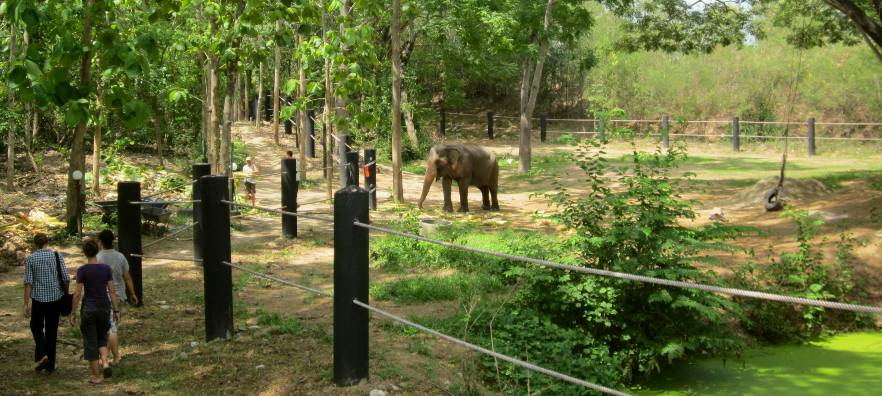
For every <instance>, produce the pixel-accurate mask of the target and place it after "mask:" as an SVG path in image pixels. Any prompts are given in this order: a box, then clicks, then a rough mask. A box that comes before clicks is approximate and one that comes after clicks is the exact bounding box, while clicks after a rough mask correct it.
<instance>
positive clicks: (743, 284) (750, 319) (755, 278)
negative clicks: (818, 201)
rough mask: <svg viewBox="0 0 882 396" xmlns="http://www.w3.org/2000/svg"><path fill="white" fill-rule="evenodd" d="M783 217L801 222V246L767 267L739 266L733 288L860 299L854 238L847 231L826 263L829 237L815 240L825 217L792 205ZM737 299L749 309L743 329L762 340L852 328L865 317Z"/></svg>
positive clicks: (798, 337) (805, 336)
mask: <svg viewBox="0 0 882 396" xmlns="http://www.w3.org/2000/svg"><path fill="white" fill-rule="evenodd" d="M783 216H784V217H786V218H788V219H791V220H793V221H794V222H796V225H797V241H798V242H799V249H798V250H797V251H795V252H782V253H780V255H779V256H778V257H777V258H772V260H771V262H770V263H769V264H768V265H757V264H755V263H749V264H747V265H745V266H744V267H742V268H739V269H738V271H736V273H735V276H734V277H733V284H734V286H735V287H740V288H746V289H753V290H761V291H766V292H770V293H779V294H785V295H790V296H797V297H805V298H812V299H821V300H827V299H833V300H837V301H857V300H860V299H861V297H862V296H863V294H864V292H863V288H862V287H861V286H860V285H859V284H857V282H856V280H855V279H854V277H853V272H854V265H855V257H854V254H853V250H854V244H855V241H854V238H852V237H851V236H849V235H848V234H846V233H842V234H841V235H840V239H839V241H838V242H837V244H836V250H835V255H834V260H833V263H832V265H831V264H826V263H825V262H826V258H825V255H824V250H825V248H826V243H827V241H826V240H822V241H821V242H820V243H818V244H814V243H813V240H814V238H815V237H816V236H817V233H818V229H819V228H820V227H821V225H823V223H824V222H823V220H821V219H819V218H817V217H816V216H814V215H811V214H809V213H808V212H807V211H805V210H800V209H794V208H788V209H787V210H786V211H785V212H784V214H783ZM770 249H771V248H770ZM736 301H738V302H739V304H740V305H741V306H742V309H743V310H744V316H743V320H742V321H741V325H742V327H743V328H744V329H745V330H746V331H747V332H748V333H749V334H751V335H753V336H755V337H758V338H760V339H761V340H764V341H768V342H775V343H781V342H794V341H802V340H806V339H811V338H815V337H817V336H819V335H821V334H822V332H823V331H825V330H839V329H847V328H850V327H854V326H856V325H860V324H861V323H862V321H863V320H865V319H866V317H865V316H862V315H858V314H856V313H851V312H845V311H826V310H825V309H824V308H820V307H813V306H797V305H792V304H782V303H773V302H767V301H761V300H755V299H741V298H739V299H736Z"/></svg>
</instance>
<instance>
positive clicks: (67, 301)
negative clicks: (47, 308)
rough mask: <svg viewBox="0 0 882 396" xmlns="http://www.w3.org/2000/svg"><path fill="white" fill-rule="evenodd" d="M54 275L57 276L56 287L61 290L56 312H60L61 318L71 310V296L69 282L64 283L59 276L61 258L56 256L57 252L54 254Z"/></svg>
mask: <svg viewBox="0 0 882 396" xmlns="http://www.w3.org/2000/svg"><path fill="white" fill-rule="evenodd" d="M55 274H56V275H57V276H58V287H60V288H61V293H62V295H61V299H60V300H58V311H59V312H61V316H67V315H70V311H71V310H72V309H73V295H71V294H70V291H69V290H70V288H69V286H70V282H65V281H64V276H62V275H61V258H60V257H59V256H58V252H55Z"/></svg>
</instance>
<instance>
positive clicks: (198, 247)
mask: <svg viewBox="0 0 882 396" xmlns="http://www.w3.org/2000/svg"><path fill="white" fill-rule="evenodd" d="M210 174H211V165H209V164H193V180H194V182H192V183H193V193H192V195H191V196H190V199H192V200H194V201H196V202H193V222H194V223H196V224H194V225H193V258H194V259H197V260H201V259H202V223H200V222H199V218H200V217H201V216H202V203H201V202H199V198H200V197H202V184H200V183H199V179H201V178H202V176H208V175H210Z"/></svg>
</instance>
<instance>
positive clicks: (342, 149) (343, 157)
mask: <svg viewBox="0 0 882 396" xmlns="http://www.w3.org/2000/svg"><path fill="white" fill-rule="evenodd" d="M337 137H338V138H339V140H337V151H338V154H337V158H339V159H340V185H341V186H348V185H349V184H347V183H348V181H349V177H348V175H347V173H348V172H349V169H347V166H349V164H348V163H347V162H348V161H347V153H349V147H348V146H349V145H350V142H351V141H352V138H350V137H349V135H346V134H337Z"/></svg>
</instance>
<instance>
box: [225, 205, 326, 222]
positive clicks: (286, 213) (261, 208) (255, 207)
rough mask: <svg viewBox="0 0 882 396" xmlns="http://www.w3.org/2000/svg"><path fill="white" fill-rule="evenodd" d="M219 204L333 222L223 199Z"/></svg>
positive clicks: (324, 218) (323, 218)
mask: <svg viewBox="0 0 882 396" xmlns="http://www.w3.org/2000/svg"><path fill="white" fill-rule="evenodd" d="M221 202H223V203H225V204H227V205H230V206H239V207H245V208H251V209H256V210H262V211H264V212H271V213H277V214H280V215H283V216H295V217H303V218H305V219H312V220H318V221H324V222H328V223H333V222H334V219H331V218H327V217H318V216H309V215H305V214H303V213H297V212H288V211H284V210H281V209H273V208H266V207H263V206H255V205H248V204H241V203H236V202H232V201H227V200H225V199H222V200H221Z"/></svg>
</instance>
